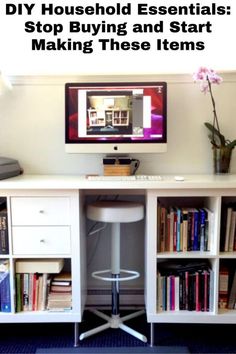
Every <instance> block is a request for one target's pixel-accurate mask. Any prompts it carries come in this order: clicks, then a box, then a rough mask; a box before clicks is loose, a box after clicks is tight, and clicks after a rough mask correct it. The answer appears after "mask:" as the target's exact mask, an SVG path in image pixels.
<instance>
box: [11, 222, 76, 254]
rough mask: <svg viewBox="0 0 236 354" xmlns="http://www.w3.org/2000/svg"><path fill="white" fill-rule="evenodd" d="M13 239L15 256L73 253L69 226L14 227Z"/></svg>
mask: <svg viewBox="0 0 236 354" xmlns="http://www.w3.org/2000/svg"><path fill="white" fill-rule="evenodd" d="M12 238H13V254H14V255H28V254H29V255H44V254H45V255H46V254H51V255H56V254H60V255H69V254H70V252H71V242H70V227H69V226H59V227H57V226H42V227H34V226H26V227H24V226H14V227H13V228H12Z"/></svg>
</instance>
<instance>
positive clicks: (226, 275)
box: [219, 263, 236, 310]
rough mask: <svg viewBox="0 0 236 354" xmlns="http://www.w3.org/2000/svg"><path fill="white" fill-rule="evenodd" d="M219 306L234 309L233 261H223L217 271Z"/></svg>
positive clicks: (235, 278)
mask: <svg viewBox="0 0 236 354" xmlns="http://www.w3.org/2000/svg"><path fill="white" fill-rule="evenodd" d="M219 308H220V309H229V310H234V309H236V269H235V263H234V264H231V263H228V264H227V263H223V264H221V266H220V271H219Z"/></svg>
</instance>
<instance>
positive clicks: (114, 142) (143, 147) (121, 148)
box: [65, 82, 167, 154]
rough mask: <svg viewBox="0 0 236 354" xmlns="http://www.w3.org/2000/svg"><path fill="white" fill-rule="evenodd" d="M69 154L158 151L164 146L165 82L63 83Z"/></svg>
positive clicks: (165, 133) (165, 141) (165, 124)
mask: <svg viewBox="0 0 236 354" xmlns="http://www.w3.org/2000/svg"><path fill="white" fill-rule="evenodd" d="M65 131H66V136H65V144H66V152H69V153H105V154H116V153H117V154H129V153H156V152H165V151H166V150H167V84H166V82H131V83H130V82H129V83H128V82H116V83H114V82H112V83H110V82H106V83H104V82H103V83H66V84H65Z"/></svg>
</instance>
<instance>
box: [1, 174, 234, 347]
mask: <svg viewBox="0 0 236 354" xmlns="http://www.w3.org/2000/svg"><path fill="white" fill-rule="evenodd" d="M184 177H185V180H184V181H181V182H179V181H175V180H174V176H163V179H162V180H161V181H157V182H155V181H106V182H105V183H104V181H88V180H87V179H86V178H85V177H84V176H66V175H65V176H50V175H48V176H47V175H21V176H18V177H14V178H11V179H6V180H2V181H0V196H1V197H5V198H6V200H7V206H8V227H9V254H8V255H1V256H0V259H8V260H9V264H10V282H11V283H10V285H11V303H12V311H11V312H10V313H0V321H1V322H74V323H75V324H76V326H75V343H77V339H78V329H77V324H78V323H79V322H81V320H82V315H83V311H84V306H85V303H86V260H85V234H86V231H85V216H84V213H83V205H84V198H85V197H86V195H87V194H90V193H92V194H100V193H103V194H106V193H107V194H111V193H113V192H115V193H116V194H119V193H123V194H134V195H135V194H142V195H144V196H145V198H146V237H145V243H146V247H145V274H146V276H145V301H146V312H147V320H148V322H150V323H151V324H153V323H156V322H179V323H236V311H235V310H219V309H218V285H219V267H220V262H221V261H222V260H223V259H226V260H227V259H229V260H230V259H235V258H236V252H227V253H221V252H220V249H219V244H220V237H221V235H220V223H221V208H222V205H223V204H224V203H226V202H228V201H236V176H235V175H226V176H224V175H221V176H215V175H186V176H184ZM16 198H17V200H18V198H21V201H22V203H23V204H22V208H23V213H24V198H27V200H28V201H29V200H30V201H32V203H33V204H32V205H34V204H35V200H36V201H37V200H39V198H40V201H41V202H43V204H44V205H43V207H45V210H46V211H47V207H48V203H49V202H50V203H51V202H52V203H54V212H55V213H57V209H58V208H57V201H58V200H59V199H58V198H65V200H67V201H68V202H69V205H70V208H69V221H68V220H67V221H66V225H62V226H67V227H68V228H69V230H70V240H68V242H69V244H67V245H66V246H67V250H68V247H69V251H68V252H67V253H66V254H63V252H62V253H52V251H51V250H50V251H47V248H46V249H45V250H44V251H42V252H41V253H40V252H35V247H34V252H32V254H30V250H29V249H28V246H27V244H26V248H25V249H26V250H27V252H26V251H25V252H26V253H23V252H22V251H20V252H18V251H17V249H16V250H15V247H14V245H15V242H16V240H15V238H16V237H18V236H17V235H18V234H17V233H16V232H15V229H16V228H17V227H18V228H20V227H25V228H29V227H34V228H35V230H36V229H40V228H41V229H42V226H48V225H50V219H49V221H48V220H47V221H45V222H44V221H42V223H41V224H40V225H39V223H38V221H37V220H38V219H37V218H36V221H34V218H33V217H31V218H30V220H28V221H27V220H26V221H24V222H23V221H22V223H23V224H22V225H19V222H17V223H16V221H15V220H16V219H15V217H13V214H12V203H14V200H15V199H16ZM173 198H174V202H175V203H177V204H181V203H183V202H184V201H188V202H190V203H191V202H192V203H193V204H195V203H196V204H199V203H200V204H202V205H204V206H205V207H208V208H210V209H211V210H212V211H213V213H214V237H213V240H212V244H211V249H210V251H207V252H200V251H192V252H161V253H158V252H157V251H156V250H157V200H158V199H162V200H165V202H167V204H168V203H169V204H170V203H172V202H173ZM36 204H37V203H36ZM188 204H189V203H188ZM40 207H41V206H40ZM22 208H21V212H22ZM58 210H59V209H58ZM19 212H20V211H19ZM34 212H35V213H37V211H36V210H35V211H34ZM45 214H46V213H45ZM32 220H33V221H32ZM62 224H63V222H62ZM54 226H58V225H54ZM41 229H40V230H41ZM27 230H28V229H27ZM78 235H80V237H78ZM49 237H50V236H49ZM35 242H37V240H36V241H35ZM58 242H59V241H58ZM63 242H66V241H63ZM59 249H60V248H59ZM60 252H61V251H60ZM43 257H52V258H53V257H63V258H65V259H66V260H67V262H68V263H69V264H71V272H72V284H73V286H72V287H73V288H72V289H73V290H72V296H73V306H72V310H71V311H70V312H58V313H56V312H48V311H34V312H24V311H22V312H20V313H16V312H15V300H14V291H15V282H14V277H15V273H14V269H15V261H16V259H18V258H43ZM188 258H189V259H208V260H209V261H210V263H211V265H212V269H213V271H214V285H213V290H212V306H213V307H212V310H211V311H210V312H196V311H163V312H158V311H157V290H156V286H155V283H156V276H157V264H158V261H160V260H168V259H188Z"/></svg>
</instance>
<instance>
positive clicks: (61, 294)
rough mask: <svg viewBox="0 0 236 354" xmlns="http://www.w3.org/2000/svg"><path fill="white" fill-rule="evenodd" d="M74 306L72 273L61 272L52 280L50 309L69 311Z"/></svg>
mask: <svg viewBox="0 0 236 354" xmlns="http://www.w3.org/2000/svg"><path fill="white" fill-rule="evenodd" d="M71 308H72V282H71V273H69V272H61V273H60V274H58V275H56V276H54V277H53V278H52V281H51V286H50V292H49V294H48V310H49V311H68V310H71Z"/></svg>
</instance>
